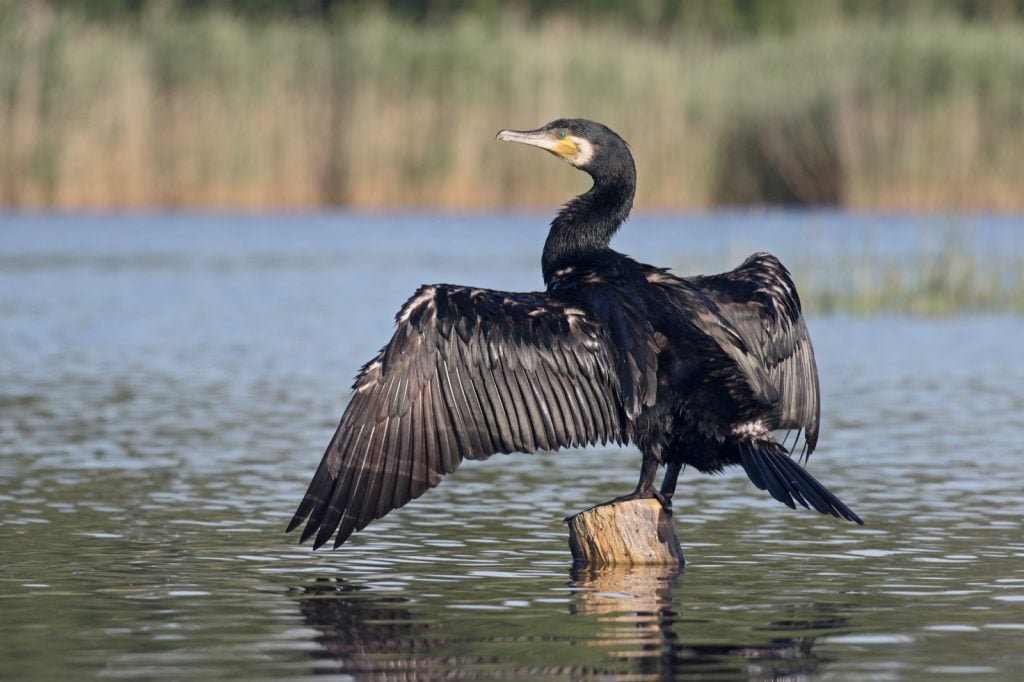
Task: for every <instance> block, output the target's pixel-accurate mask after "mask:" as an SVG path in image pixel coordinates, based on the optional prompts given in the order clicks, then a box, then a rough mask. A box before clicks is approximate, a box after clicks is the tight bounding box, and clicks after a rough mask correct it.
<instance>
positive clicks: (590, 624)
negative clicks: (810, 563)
mask: <svg viewBox="0 0 1024 682" xmlns="http://www.w3.org/2000/svg"><path fill="white" fill-rule="evenodd" d="M571 578H572V579H571V583H570V587H571V589H572V591H573V599H572V601H571V602H570V605H569V615H570V617H571V618H572V619H573V620H579V621H581V622H583V624H584V625H585V627H583V628H568V629H565V630H561V631H558V629H556V631H555V632H553V631H552V630H551V629H549V628H548V627H547V624H546V619H538V621H537V622H536V623H534V626H535V628H536V629H537V630H538V631H537V632H535V633H534V632H527V633H524V632H523V631H522V628H520V627H515V626H511V625H509V627H507V628H506V627H504V626H503V625H501V623H500V621H499V624H498V625H497V626H496V627H497V628H498V630H497V631H495V630H487V629H471V630H467V629H465V628H462V627H460V625H459V619H458V618H455V619H453V620H452V621H449V622H443V621H441V620H438V619H437V618H436V615H434V614H436V612H432V611H428V610H426V609H423V608H422V607H421V606H420V605H418V604H417V603H415V602H414V601H413V600H411V599H409V598H407V597H404V596H398V595H389V594H387V593H381V592H377V591H375V590H369V589H366V588H363V587H360V586H355V585H352V584H349V583H347V582H345V581H343V580H340V579H320V580H317V582H316V583H315V584H313V585H309V586H306V587H304V588H302V589H301V592H300V593H299V596H298V602H299V609H300V611H301V613H302V615H303V617H304V618H305V620H306V622H307V623H308V624H309V625H310V626H311V627H312V628H313V629H315V630H316V631H317V632H318V633H319V634H318V635H317V637H316V638H315V641H316V642H317V644H319V645H320V646H321V647H322V651H319V652H318V653H317V654H315V657H316V658H317V659H326V660H329V661H330V662H331V663H330V665H329V666H327V670H328V671H329V672H336V673H343V674H348V675H353V676H355V677H356V678H358V679H366V680H420V679H424V680H425V679H480V678H489V677H500V678H504V679H544V678H563V677H566V676H568V677H571V678H572V679H601V680H630V681H635V680H671V679H677V678H678V677H681V676H686V675H694V674H701V675H710V676H712V677H717V676H722V677H725V678H728V679H748V680H777V679H800V678H801V677H803V676H807V675H811V674H814V673H815V672H816V671H817V669H818V665H819V663H822V662H824V661H823V660H822V659H821V658H820V657H819V656H817V655H816V654H815V653H814V645H815V641H816V639H817V637H816V636H792V633H794V632H800V631H807V632H812V631H813V632H815V634H820V633H821V632H822V631H823V630H825V631H834V630H835V629H846V628H848V627H849V624H848V622H847V620H846V618H844V617H842V616H839V615H835V614H829V613H828V612H827V611H826V612H824V613H818V614H817V615H816V616H815V617H814V618H810V619H809V618H803V617H797V616H796V615H795V607H794V613H793V614H789V615H786V614H780V615H779V617H778V618H776V619H775V620H772V621H770V622H768V623H766V624H765V625H763V626H762V627H760V628H759V631H760V633H764V632H773V631H778V632H780V633H781V632H785V633H787V636H780V637H768V638H767V639H765V638H764V635H763V634H760V633H758V632H752V633H751V638H752V640H751V641H748V642H723V641H721V640H719V639H718V638H716V637H715V634H714V633H712V632H710V631H709V629H710V628H711V627H712V621H710V620H708V621H705V620H702V619H700V618H688V617H686V615H685V614H684V613H682V607H681V606H680V605H678V604H676V600H677V599H678V598H680V597H682V595H683V594H684V592H683V590H682V582H683V576H682V572H681V570H680V568H678V567H675V566H642V567H617V568H615V567H613V568H601V569H588V568H586V567H583V568H574V569H573V570H572V575H571ZM816 611H820V609H816ZM584 633H586V634H584ZM511 641H515V643H516V651H517V652H519V653H520V654H521V652H523V651H524V650H529V649H530V648H531V644H532V645H533V646H534V647H535V648H537V650H538V654H537V656H536V657H528V658H527V659H525V660H524V658H523V657H522V656H521V655H520V656H515V660H509V659H508V657H507V656H505V655H503V654H505V653H507V652H506V651H505V650H503V649H502V648H501V646H502V645H503V644H507V643H508V642H511ZM555 641H558V642H561V643H562V644H570V645H572V646H577V645H581V644H585V645H587V647H597V648H601V649H604V650H605V652H606V658H605V659H604V660H605V661H606V665H600V664H599V665H597V666H594V665H593V664H588V665H571V664H568V663H566V664H562V662H558V661H554V660H552V661H548V660H546V659H545V657H544V656H543V655H542V654H541V653H539V652H540V650H541V649H542V648H543V645H544V644H546V643H550V642H555ZM590 660H591V661H593V658H591V659H590ZM318 667H319V666H318Z"/></svg>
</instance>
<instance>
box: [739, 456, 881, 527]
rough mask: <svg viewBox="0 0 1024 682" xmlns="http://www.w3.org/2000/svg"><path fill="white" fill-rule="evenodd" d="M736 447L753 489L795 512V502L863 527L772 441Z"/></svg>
mask: <svg viewBox="0 0 1024 682" xmlns="http://www.w3.org/2000/svg"><path fill="white" fill-rule="evenodd" d="M737 446H738V448H737V449H738V450H739V456H740V464H742V465H743V468H744V469H745V470H746V472H747V476H749V477H750V480H751V481H752V482H753V483H754V485H756V486H757V487H758V488H760V489H761V490H767V491H768V492H769V493H770V494H771V496H772V497H774V498H775V499H776V500H778V501H779V502H781V503H782V504H784V505H786V506H787V507H789V508H790V509H796V504H794V502H793V501H794V500H796V501H797V502H799V503H800V504H801V505H803V506H804V507H805V508H807V509H810V508H811V507H814V508H815V509H816V510H818V511H819V512H821V513H822V514H831V515H832V516H838V517H840V518H844V519H846V520H847V521H853V522H854V523H857V524H860V525H864V522H863V521H861V519H860V517H859V516H857V515H856V514H855V513H854V512H853V511H852V510H851V509H850V508H849V507H847V506H846V505H845V504H843V502H842V500H840V499H839V498H838V497H836V496H835V495H833V494H832V492H831V491H830V490H829V489H828V488H826V487H825V486H824V485H822V484H821V483H819V482H818V480H817V479H816V478H814V476H811V475H810V474H809V473H807V471H806V470H805V469H804V468H803V467H801V466H800V465H799V464H798V463H797V462H796V460H794V459H792V458H791V457H790V456H789V454H788V453H787V452H786V449H785V448H784V447H782V446H781V445H779V444H778V443H776V442H775V441H771V440H750V439H743V440H742V441H740V442H739V443H737Z"/></svg>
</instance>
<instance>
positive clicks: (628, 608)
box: [573, 566, 846, 680]
mask: <svg viewBox="0 0 1024 682" xmlns="http://www.w3.org/2000/svg"><path fill="white" fill-rule="evenodd" d="M681 583H682V571H681V569H680V568H679V567H676V566H619V567H605V568H600V569H589V568H586V567H581V568H577V569H574V570H573V585H575V586H576V587H578V588H581V589H580V592H579V593H578V599H577V601H576V603H575V604H574V605H573V612H574V613H576V614H580V615H589V616H595V617H596V618H597V619H598V620H599V621H600V622H601V623H602V624H603V628H602V631H601V635H600V636H599V637H597V638H595V639H594V640H592V641H591V642H588V644H593V645H595V646H605V647H608V648H609V650H610V654H611V656H613V657H614V658H618V659H620V660H629V661H632V662H633V663H634V671H633V673H632V674H631V675H629V677H628V679H630V680H670V679H675V678H676V677H677V676H680V675H684V674H695V673H702V674H715V673H722V674H727V675H730V676H732V677H736V676H740V677H743V678H746V679H753V680H761V679H765V680H774V679H780V678H782V677H786V678H788V677H792V676H800V675H806V674H810V673H813V672H814V670H815V668H816V667H817V657H816V656H815V655H814V654H813V652H812V649H813V647H814V641H815V639H816V638H815V637H783V638H772V639H769V640H768V641H766V642H761V643H756V644H739V643H737V644H728V643H726V644H723V643H699V642H687V641H685V640H686V638H685V637H680V635H679V631H680V630H685V631H687V632H693V631H696V630H695V628H693V627H692V626H693V625H694V624H698V625H699V621H695V620H693V619H688V618H686V617H685V615H684V614H682V613H681V609H682V608H683V607H682V605H676V604H675V603H674V600H675V598H676V597H677V596H681V590H680V586H681ZM845 625H846V623H845V619H838V620H837V621H834V622H831V623H829V624H825V623H823V622H821V621H815V622H813V623H809V622H803V623H797V622H794V621H792V620H787V621H777V622H773V623H772V624H771V625H770V626H769V628H768V629H775V628H779V629H786V630H789V631H792V630H796V629H820V628H822V627H823V626H826V627H844V626H845Z"/></svg>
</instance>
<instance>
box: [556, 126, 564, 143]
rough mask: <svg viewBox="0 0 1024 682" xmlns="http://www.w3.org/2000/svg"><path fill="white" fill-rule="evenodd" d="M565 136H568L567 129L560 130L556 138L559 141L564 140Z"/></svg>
mask: <svg viewBox="0 0 1024 682" xmlns="http://www.w3.org/2000/svg"><path fill="white" fill-rule="evenodd" d="M565 136H566V132H565V128H559V129H558V132H557V133H555V137H557V138H558V139H559V140H564V139H565Z"/></svg>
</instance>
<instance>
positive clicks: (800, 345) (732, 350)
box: [690, 253, 821, 454]
mask: <svg viewBox="0 0 1024 682" xmlns="http://www.w3.org/2000/svg"><path fill="white" fill-rule="evenodd" d="M690 282H691V284H693V285H694V286H695V287H696V288H697V289H698V290H700V291H701V292H702V293H703V294H704V295H705V296H706V297H707V298H708V299H710V300H711V301H712V302H714V303H715V304H716V306H717V307H718V313H719V315H720V316H721V318H722V319H723V320H724V321H725V323H726V324H727V325H728V326H729V329H730V330H731V332H732V340H733V341H734V343H732V344H730V347H728V348H726V349H725V350H726V352H727V353H729V355H730V356H732V358H733V359H734V360H735V361H736V363H737V365H739V367H740V368H741V369H742V370H743V371H744V373H745V374H746V376H747V381H748V382H749V383H750V387H751V389H752V390H753V391H754V393H755V395H757V396H759V397H760V398H761V399H762V400H764V401H765V402H766V403H768V404H772V405H774V406H775V417H776V419H777V420H778V423H777V425H776V426H777V428H782V429H803V430H804V440H805V443H806V448H807V454H810V453H811V452H813V451H814V446H815V445H816V443H817V441H818V423H819V415H820V412H821V398H820V395H819V392H818V369H817V366H816V365H815V362H814V348H813V347H812V346H811V339H810V336H809V335H808V333H807V326H806V325H805V324H804V319H803V314H802V312H801V308H800V297H799V295H798V294H797V292H796V286H795V285H794V284H793V279H792V277H791V276H790V274H789V271H788V270H786V268H785V266H783V265H782V263H781V262H779V260H778V259H777V258H776V257H775V256H773V255H771V254H768V253H755V254H754V255H752V256H750V257H749V258H747V260H746V261H744V262H743V264H742V265H740V266H739V267H738V268H736V269H735V270H732V271H730V272H726V273H723V274H720V275H712V276H709V277H694V278H693V279H691V280H690Z"/></svg>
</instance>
